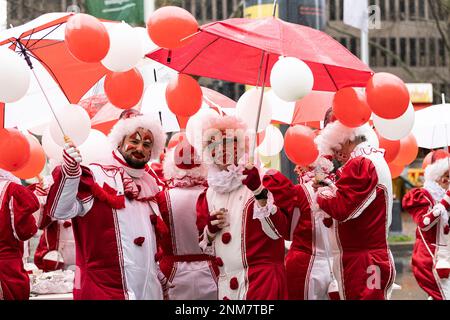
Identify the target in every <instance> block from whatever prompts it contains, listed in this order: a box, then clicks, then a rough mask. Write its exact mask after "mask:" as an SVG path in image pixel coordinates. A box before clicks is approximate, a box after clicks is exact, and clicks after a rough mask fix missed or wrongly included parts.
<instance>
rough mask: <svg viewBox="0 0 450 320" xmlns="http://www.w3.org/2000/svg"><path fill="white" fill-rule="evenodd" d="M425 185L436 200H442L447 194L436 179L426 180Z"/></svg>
mask: <svg viewBox="0 0 450 320" xmlns="http://www.w3.org/2000/svg"><path fill="white" fill-rule="evenodd" d="M423 187H424V188H425V189H426V190H427V191H428V192H429V193H430V194H431V196H432V197H433V199H434V200H435V201H436V202H440V201H441V200H442V198H444V196H445V190H444V189H442V187H441V186H440V185H439V184H438V183H437V182H435V181H425V183H424V185H423Z"/></svg>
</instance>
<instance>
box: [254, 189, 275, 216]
mask: <svg viewBox="0 0 450 320" xmlns="http://www.w3.org/2000/svg"><path fill="white" fill-rule="evenodd" d="M276 212H277V207H276V206H275V204H274V199H273V195H272V193H270V192H268V193H267V204H266V206H264V207H261V206H260V205H259V202H258V200H255V204H254V205H253V219H258V220H263V219H265V218H268V217H270V216H271V215H274V214H275V213H276Z"/></svg>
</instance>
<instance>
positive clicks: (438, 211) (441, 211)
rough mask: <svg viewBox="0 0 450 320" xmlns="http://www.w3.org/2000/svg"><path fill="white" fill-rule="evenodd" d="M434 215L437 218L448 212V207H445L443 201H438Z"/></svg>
mask: <svg viewBox="0 0 450 320" xmlns="http://www.w3.org/2000/svg"><path fill="white" fill-rule="evenodd" d="M432 212H433V216H434V217H435V218H437V217H440V216H441V215H444V214H445V213H446V212H447V209H445V207H444V205H443V204H442V203H438V204H437V205H435V206H434V208H433V211H432Z"/></svg>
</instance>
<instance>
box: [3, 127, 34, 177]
mask: <svg viewBox="0 0 450 320" xmlns="http://www.w3.org/2000/svg"><path fill="white" fill-rule="evenodd" d="M29 159H30V143H29V142H28V139H27V138H26V137H25V136H24V135H23V134H22V133H21V132H20V131H19V130H16V129H0V168H2V169H4V170H7V171H10V172H12V171H17V170H19V169H21V168H23V167H24V166H25V164H26V163H27V162H28V160H29Z"/></svg>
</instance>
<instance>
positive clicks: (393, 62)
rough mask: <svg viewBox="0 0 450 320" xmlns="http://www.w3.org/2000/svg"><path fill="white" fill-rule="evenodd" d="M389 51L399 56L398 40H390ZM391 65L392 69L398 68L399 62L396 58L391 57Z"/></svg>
mask: <svg viewBox="0 0 450 320" xmlns="http://www.w3.org/2000/svg"><path fill="white" fill-rule="evenodd" d="M389 50H391V51H392V53H393V54H395V55H398V53H397V38H390V39H389ZM390 65H391V66H392V67H396V66H397V60H395V58H394V57H391V63H390Z"/></svg>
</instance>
